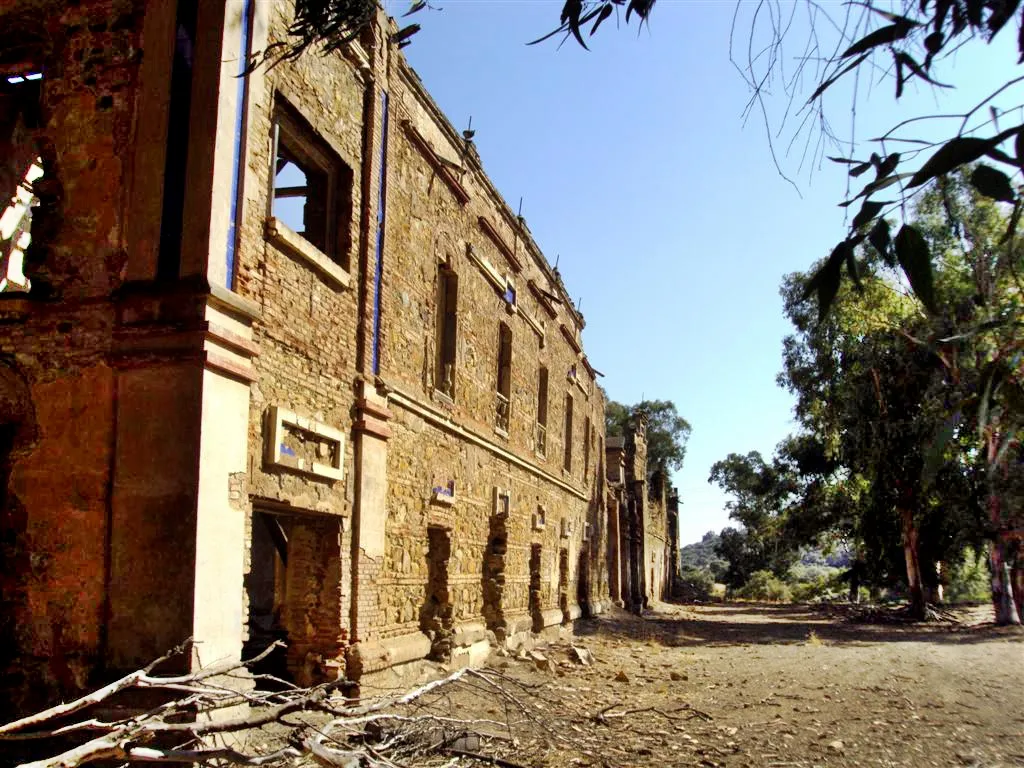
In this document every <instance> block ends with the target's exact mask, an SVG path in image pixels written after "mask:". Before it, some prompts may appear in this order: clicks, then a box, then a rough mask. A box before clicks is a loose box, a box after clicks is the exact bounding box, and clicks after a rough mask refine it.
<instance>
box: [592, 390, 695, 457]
mask: <svg viewBox="0 0 1024 768" xmlns="http://www.w3.org/2000/svg"><path fill="white" fill-rule="evenodd" d="M604 417H605V431H606V433H607V434H608V436H609V437H621V436H622V435H624V434H625V433H626V430H627V429H628V428H629V427H630V425H631V424H633V423H635V422H636V420H638V419H641V418H645V419H646V421H647V469H648V473H653V472H654V471H656V470H661V471H662V472H670V471H673V470H679V469H682V467H683V459H685V458H686V442H687V440H689V438H690V431H691V428H690V423H689V422H688V421H687V420H686V419H684V418H683V417H682V416H680V415H679V412H678V411H677V410H676V405H675V403H673V402H672V401H671V400H641V401H640V402H639V403H637V404H636V405H623V404H622V403H619V402H616V401H614V400H609V401H608V403H607V405H605V411H604Z"/></svg>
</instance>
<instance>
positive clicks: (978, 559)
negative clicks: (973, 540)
mask: <svg viewBox="0 0 1024 768" xmlns="http://www.w3.org/2000/svg"><path fill="white" fill-rule="evenodd" d="M987 560H988V558H987V556H986V553H985V551H984V550H977V551H975V550H974V549H973V548H970V547H968V548H967V549H966V550H965V551H964V555H963V558H962V559H961V560H960V562H958V563H956V564H955V565H954V566H953V567H952V568H950V570H949V584H947V585H946V588H945V596H944V597H945V601H946V602H947V603H952V604H956V603H983V602H986V601H988V600H989V599H991V595H992V591H991V590H992V585H991V577H990V576H989V571H988V562H987Z"/></svg>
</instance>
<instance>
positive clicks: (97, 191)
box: [0, 0, 142, 709]
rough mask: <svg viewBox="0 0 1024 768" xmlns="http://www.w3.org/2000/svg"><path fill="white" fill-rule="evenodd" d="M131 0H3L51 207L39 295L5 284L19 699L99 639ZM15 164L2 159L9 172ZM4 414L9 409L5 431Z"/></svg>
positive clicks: (127, 156) (36, 265)
mask: <svg viewBox="0 0 1024 768" xmlns="http://www.w3.org/2000/svg"><path fill="white" fill-rule="evenodd" d="M137 5H138V4H135V3H132V2H130V1H128V0H85V1H83V2H80V3H75V4H65V3H61V4H54V3H40V2H31V1H28V2H25V1H22V0H19V1H18V2H10V1H9V0H8V1H6V2H0V75H2V76H3V77H4V79H5V80H6V77H7V76H8V75H22V74H25V73H28V72H42V73H43V75H44V77H43V80H42V81H40V83H39V88H40V92H41V99H40V118H41V120H40V124H39V125H38V127H37V129H36V130H35V131H34V132H33V136H32V140H33V142H34V144H35V152H34V154H38V155H39V156H41V157H42V159H43V165H44V168H45V170H46V176H45V177H44V179H43V182H45V183H40V184H39V185H38V190H37V195H38V196H39V197H40V199H41V200H42V201H43V203H44V207H45V211H42V210H40V211H38V212H37V213H38V215H37V216H36V217H35V218H34V219H33V244H32V246H31V247H30V248H29V252H28V253H27V255H26V264H25V271H26V273H27V274H29V275H30V276H31V278H32V280H33V284H34V289H35V290H34V294H33V296H32V297H31V298H26V297H25V294H0V365H2V366H4V367H5V368H6V369H7V370H9V371H13V372H15V373H14V375H15V376H17V377H18V378H20V379H21V380H22V381H24V382H25V385H26V387H27V393H28V395H27V399H29V400H30V402H29V403H28V411H29V412H30V413H31V414H32V415H31V421H32V422H33V423H32V425H31V429H30V430H29V431H28V432H24V433H22V435H23V437H25V438H26V439H24V440H22V441H20V443H19V444H16V445H15V446H14V447H13V448H14V450H13V452H12V453H10V454H9V455H8V456H6V457H4V456H0V465H2V464H4V463H6V464H7V467H6V470H7V472H6V473H5V474H6V475H7V476H6V477H4V476H2V475H0V482H3V483H5V485H6V487H5V488H0V506H2V507H3V508H2V509H0V539H2V546H3V551H2V553H0V560H2V561H3V565H2V566H0V592H2V594H0V604H2V605H3V608H2V619H0V675H2V676H3V678H4V680H3V686H4V688H5V690H7V691H8V692H9V693H8V694H7V695H5V696H4V699H5V702H4V705H5V706H8V707H11V708H13V709H23V708H24V707H26V706H32V705H33V703H34V702H38V701H45V700H48V699H50V698H52V697H53V696H55V695H59V696H64V697H70V696H73V695H75V694H77V693H79V692H80V691H81V690H82V689H83V688H85V687H86V686H87V685H88V684H89V682H90V677H91V675H92V674H93V672H94V671H95V669H96V665H97V663H98V660H99V657H100V655H101V651H102V643H103V629H102V624H103V621H104V603H103V601H104V568H105V562H106V553H105V545H106V541H107V536H108V531H107V511H108V501H109V497H108V487H109V484H110V466H111V454H110V450H111V443H112V431H113V402H114V372H113V370H112V368H111V365H110V360H109V351H110V347H111V336H112V327H113V323H114V307H113V305H112V303H111V302H110V301H109V292H110V291H111V289H112V288H114V287H116V286H117V285H119V283H120V280H121V270H122V268H123V266H124V263H125V251H124V239H123V238H124V226H125V218H124V190H125V189H126V188H127V184H128V175H129V169H130V167H131V157H132V155H131V152H130V151H125V148H126V147H128V146H130V137H131V133H132V130H133V125H134V121H135V119H136V117H135V93H136V85H137V79H138V61H139V55H140V49H141V42H142V41H141V33H140V28H141V24H140V14H139V9H138V8H137ZM2 141H3V139H0V143H2ZM10 150H11V151H7V150H6V149H5V148H4V147H2V146H0V163H3V162H7V161H11V160H13V159H15V158H17V157H19V156H20V155H19V153H18V152H16V151H13V148H10ZM8 171H10V172H9V173H8ZM22 173H24V168H10V169H9V168H6V167H5V169H4V173H3V174H0V175H2V176H3V177H4V178H17V177H20V175H21V174H22ZM12 192H13V190H12V189H4V190H2V192H0V194H2V195H3V196H4V197H5V198H6V197H7V196H8V195H10V194H11V193H12ZM4 206H6V200H5V203H4ZM0 410H2V409H0ZM7 415H8V414H5V413H3V412H0V431H2V428H3V426H4V421H5V417H6V416H7ZM12 657H14V658H16V659H17V663H16V664H15V665H12V664H11V662H12ZM18 692H22V693H24V692H28V694H29V696H30V697H34V698H29V699H21V698H19V695H20V694H19V693H18Z"/></svg>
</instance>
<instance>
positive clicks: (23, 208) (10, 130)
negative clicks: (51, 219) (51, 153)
mask: <svg viewBox="0 0 1024 768" xmlns="http://www.w3.org/2000/svg"><path fill="white" fill-rule="evenodd" d="M42 79H43V75H42V73H41V72H38V71H34V70H18V71H17V72H16V73H13V74H5V75H3V76H2V79H0V146H2V147H4V152H3V154H2V155H0V196H2V198H3V201H2V202H0V293H2V292H5V291H27V290H29V288H30V281H29V279H28V278H27V277H26V276H25V272H24V268H25V264H24V262H25V255H26V251H27V250H28V248H29V245H30V244H31V242H32V224H33V217H34V216H35V215H36V214H37V213H39V212H40V210H41V200H40V198H39V196H38V195H37V191H38V186H39V185H40V180H41V179H42V178H43V175H44V171H43V160H42V158H41V157H39V154H38V146H37V142H36V139H35V131H36V130H37V129H38V128H39V127H40V125H41V81H42Z"/></svg>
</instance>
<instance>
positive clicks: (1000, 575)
mask: <svg viewBox="0 0 1024 768" xmlns="http://www.w3.org/2000/svg"><path fill="white" fill-rule="evenodd" d="M988 512H989V517H990V519H991V521H992V527H993V528H995V530H996V535H995V538H994V539H993V540H992V549H991V550H990V552H989V570H990V571H991V573H992V607H993V608H994V609H995V612H996V624H1020V614H1019V613H1018V611H1017V604H1016V602H1015V601H1014V599H1013V579H1012V577H1011V573H1010V563H1009V562H1007V559H1006V541H1005V540H1004V539H1003V537H1002V536H1001V535H1000V533H999V531H1000V530H1001V529H1002V522H1003V521H1002V515H1001V511H1000V508H999V496H998V495H997V494H996V493H995V492H994V491H991V490H990V492H989V495H988Z"/></svg>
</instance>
